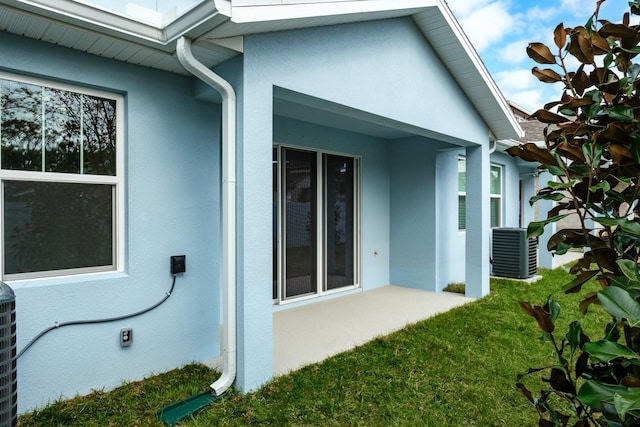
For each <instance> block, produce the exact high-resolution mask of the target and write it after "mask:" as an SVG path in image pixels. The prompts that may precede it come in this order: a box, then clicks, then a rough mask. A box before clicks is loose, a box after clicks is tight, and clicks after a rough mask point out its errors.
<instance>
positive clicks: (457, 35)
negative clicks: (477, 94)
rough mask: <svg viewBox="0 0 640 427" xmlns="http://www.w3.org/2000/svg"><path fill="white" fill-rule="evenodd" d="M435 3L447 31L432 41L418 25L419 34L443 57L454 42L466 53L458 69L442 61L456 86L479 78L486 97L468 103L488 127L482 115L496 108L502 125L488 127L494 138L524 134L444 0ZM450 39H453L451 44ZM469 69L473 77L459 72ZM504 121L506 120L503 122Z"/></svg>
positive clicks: (509, 137)
mask: <svg viewBox="0 0 640 427" xmlns="http://www.w3.org/2000/svg"><path fill="white" fill-rule="evenodd" d="M436 3H437V10H438V12H439V13H440V15H441V18H442V19H443V20H444V21H445V22H446V24H447V27H448V31H445V32H444V33H442V32H440V31H438V38H439V39H440V40H433V39H432V37H431V34H430V33H429V29H428V28H421V29H422V30H423V33H425V36H426V37H427V40H429V42H430V43H431V44H432V46H434V48H435V49H436V51H438V50H440V49H442V50H444V51H443V52H438V54H439V55H440V56H441V57H445V56H446V55H447V54H450V52H447V50H450V49H452V48H455V45H457V46H458V47H459V48H461V49H462V50H463V51H464V53H465V56H466V58H465V60H464V62H467V63H468V65H467V66H465V67H463V68H461V67H460V65H457V66H455V67H451V66H450V64H446V61H445V65H447V67H449V70H450V72H451V73H452V74H453V75H454V76H455V77H456V79H457V80H458V82H459V84H460V86H461V87H462V89H463V90H465V91H466V89H467V88H466V87H465V86H469V85H471V84H472V81H473V84H474V85H477V84H478V78H479V79H480V81H481V82H482V86H484V88H482V90H485V91H487V92H488V95H489V96H488V97H482V98H479V99H472V102H473V103H474V105H475V107H476V109H477V110H478V112H479V113H480V115H481V116H483V117H484V118H485V120H486V121H487V124H488V125H490V127H492V126H491V121H495V120H489V119H488V117H485V116H486V112H487V111H488V110H494V111H495V110H496V109H497V110H498V111H499V113H500V115H501V116H503V117H501V119H502V120H501V121H503V123H505V124H506V126H504V125H503V126H501V127H499V128H495V129H493V128H492V129H491V131H492V132H494V133H495V134H496V136H497V138H498V139H512V138H520V137H522V136H524V133H523V131H522V129H521V128H520V125H519V124H518V121H517V119H516V117H515V115H514V114H513V113H512V111H511V108H510V107H509V104H508V103H507V101H506V100H505V99H504V96H503V95H502V92H501V91H500V89H498V86H497V85H496V83H495V81H494V80H493V78H492V77H491V74H489V71H488V70H487V68H486V67H485V65H484V63H483V62H482V60H481V59H480V57H479V56H478V53H477V52H476V50H475V49H474V47H473V45H472V44H471V42H470V41H469V39H468V38H467V36H466V34H465V33H464V31H463V30H462V27H460V24H459V23H458V21H457V20H456V19H455V18H454V16H453V13H452V12H451V10H450V9H449V7H448V6H447V5H446V3H445V1H444V0H436ZM430 13H433V12H430ZM416 21H419V20H416ZM419 26H420V25H419ZM443 37H444V38H448V40H443V39H442V38H443ZM451 38H452V39H453V40H454V41H455V43H454V44H453V45H452V40H451ZM469 65H470V67H469ZM469 70H473V75H474V76H473V79H470V78H469V76H468V75H467V76H463V74H465V73H466V74H468V73H469ZM505 120H506V122H504V121H505Z"/></svg>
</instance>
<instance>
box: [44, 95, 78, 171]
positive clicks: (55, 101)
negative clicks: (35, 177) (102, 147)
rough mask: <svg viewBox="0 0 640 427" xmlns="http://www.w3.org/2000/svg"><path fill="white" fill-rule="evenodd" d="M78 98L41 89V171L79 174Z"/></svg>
mask: <svg viewBox="0 0 640 427" xmlns="http://www.w3.org/2000/svg"><path fill="white" fill-rule="evenodd" d="M80 97H81V95H80V94H77V93H73V92H68V91H66V90H58V89H50V88H46V89H45V98H44V104H45V122H44V126H45V132H44V135H45V142H46V145H45V146H46V153H45V170H46V171H47V172H68V173H80V135H81V133H80V132H81V120H80V119H81V114H80V105H81V104H80Z"/></svg>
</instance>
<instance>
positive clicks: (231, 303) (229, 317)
mask: <svg viewBox="0 0 640 427" xmlns="http://www.w3.org/2000/svg"><path fill="white" fill-rule="evenodd" d="M176 54H177V55H178V60H179V61H180V63H181V64H182V66H183V67H184V68H185V69H186V70H187V71H189V72H190V73H191V74H193V75H194V76H195V77H197V78H199V79H200V80H202V81H203V82H205V83H206V84H208V85H209V86H211V87H212V88H213V89H214V90H216V91H217V92H219V93H220V95H221V96H222V282H223V283H222V322H223V327H222V375H221V376H220V378H218V380H217V381H216V382H214V383H213V384H211V391H212V392H213V394H215V395H216V396H220V395H221V394H222V393H224V392H225V391H226V390H227V389H228V388H229V387H230V386H231V384H233V381H234V380H235V377H236V93H235V91H234V90H233V87H231V85H230V84H229V82H227V81H226V80H224V79H223V78H222V77H220V76H219V75H217V74H216V73H214V72H213V71H211V70H210V69H209V68H207V67H206V66H205V65H204V64H202V63H201V62H199V61H198V60H197V59H196V58H195V57H194V56H193V54H192V53H191V40H189V39H187V38H186V37H180V38H179V39H178V44H177V46H176Z"/></svg>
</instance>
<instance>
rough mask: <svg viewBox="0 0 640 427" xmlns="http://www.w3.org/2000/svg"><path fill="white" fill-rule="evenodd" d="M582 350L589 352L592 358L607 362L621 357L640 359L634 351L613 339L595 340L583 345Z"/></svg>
mask: <svg viewBox="0 0 640 427" xmlns="http://www.w3.org/2000/svg"><path fill="white" fill-rule="evenodd" d="M583 350H584V351H586V352H587V353H589V355H590V356H591V359H592V360H595V361H596V362H603V363H607V362H609V361H610V360H613V359H617V358H618V357H622V358H624V359H640V355H638V353H636V352H635V351H633V350H631V349H629V348H628V347H625V346H623V345H621V344H618V343H617V342H613V341H607V340H602V341H595V342H588V343H586V344H585V345H584V348H583Z"/></svg>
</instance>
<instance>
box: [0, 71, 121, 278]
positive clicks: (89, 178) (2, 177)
mask: <svg viewBox="0 0 640 427" xmlns="http://www.w3.org/2000/svg"><path fill="white" fill-rule="evenodd" d="M0 79H3V80H12V81H16V82H19V83H26V84H32V85H37V86H41V87H46V88H51V89H58V90H65V91H69V92H74V93H78V94H83V95H88V96H94V97H99V98H105V99H110V100H113V101H115V103H116V173H115V175H114V176H110V175H90V174H75V173H58V172H40V171H21V170H5V169H1V168H0V217H2V221H3V223H4V213H5V209H4V181H32V182H56V183H77V184H107V185H111V186H113V188H114V191H113V193H112V194H113V215H112V218H113V230H114V232H113V240H114V241H113V246H112V247H113V251H114V256H113V265H109V266H97V267H85V268H74V269H65V270H50V271H38V272H29V273H18V274H5V273H4V259H5V257H4V242H5V240H4V234H3V233H4V227H0V262H1V268H2V270H1V271H0V277H1V278H2V280H4V281H6V282H15V281H20V280H33V279H49V278H56V277H61V276H72V275H73V276H76V275H81V274H94V273H102V272H109V273H113V272H122V271H123V270H124V254H125V249H124V241H125V230H124V224H125V219H124V216H125V213H124V212H125V209H124V205H125V202H124V200H125V197H124V181H125V176H124V173H125V168H124V123H125V120H124V117H125V114H124V97H123V96H122V95H121V94H117V93H113V92H107V91H103V90H98V89H90V88H86V87H81V86H76V85H71V84H67V83H62V82H57V81H52V80H48V79H43V78H37V77H31V76H23V75H19V74H13V73H8V72H3V71H0ZM1 135H2V107H1V105H0V141H1ZM0 155H1V153H0ZM0 164H1V159H0Z"/></svg>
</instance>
